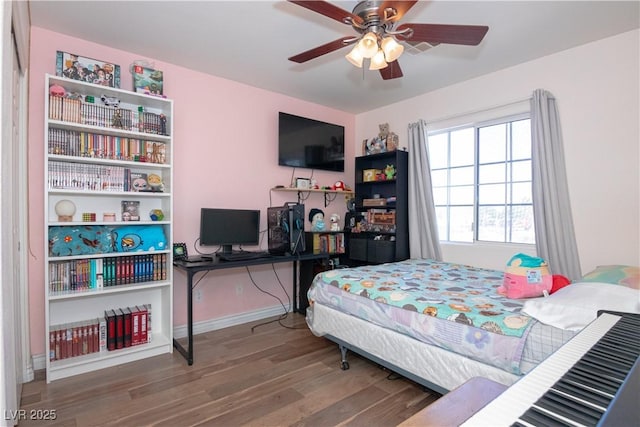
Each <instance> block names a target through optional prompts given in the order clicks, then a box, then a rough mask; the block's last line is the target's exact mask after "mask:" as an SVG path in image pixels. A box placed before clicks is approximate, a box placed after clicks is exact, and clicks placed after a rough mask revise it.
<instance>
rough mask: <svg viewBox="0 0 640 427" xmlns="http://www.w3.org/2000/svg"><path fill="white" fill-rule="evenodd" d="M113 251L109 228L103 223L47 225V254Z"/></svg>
mask: <svg viewBox="0 0 640 427" xmlns="http://www.w3.org/2000/svg"><path fill="white" fill-rule="evenodd" d="M109 252H113V240H111V229H110V228H109V227H105V226H103V225H63V226H55V227H49V256H71V255H90V254H106V253H109Z"/></svg>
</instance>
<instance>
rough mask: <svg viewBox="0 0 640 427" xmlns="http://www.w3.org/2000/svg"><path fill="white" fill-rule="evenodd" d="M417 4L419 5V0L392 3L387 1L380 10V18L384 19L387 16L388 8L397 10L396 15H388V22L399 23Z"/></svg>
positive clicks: (389, 0)
mask: <svg viewBox="0 0 640 427" xmlns="http://www.w3.org/2000/svg"><path fill="white" fill-rule="evenodd" d="M416 3H418V1H417V0H413V1H391V0H387V1H384V2H382V4H381V5H380V7H379V8H378V13H379V14H380V16H382V17H384V16H385V9H387V8H391V9H395V11H396V13H395V15H393V14H392V15H387V21H390V22H397V21H399V20H400V18H402V16H403V15H404V14H405V13H407V11H408V10H409V9H411V8H412V7H413V5H414V4H416Z"/></svg>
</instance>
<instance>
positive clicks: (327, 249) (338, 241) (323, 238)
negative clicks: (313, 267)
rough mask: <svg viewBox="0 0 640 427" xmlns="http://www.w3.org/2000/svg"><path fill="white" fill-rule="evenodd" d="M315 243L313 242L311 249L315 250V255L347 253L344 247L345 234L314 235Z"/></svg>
mask: <svg viewBox="0 0 640 427" xmlns="http://www.w3.org/2000/svg"><path fill="white" fill-rule="evenodd" d="M311 235H312V236H313V237H312V238H313V241H312V242H311V245H312V246H311V247H312V248H313V253H314V254H318V253H330V254H343V253H345V247H344V234H343V233H336V234H321V233H312V234H311Z"/></svg>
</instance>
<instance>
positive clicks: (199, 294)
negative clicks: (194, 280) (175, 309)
mask: <svg viewBox="0 0 640 427" xmlns="http://www.w3.org/2000/svg"><path fill="white" fill-rule="evenodd" d="M194 297H195V300H196V302H202V289H196V293H195V295H194Z"/></svg>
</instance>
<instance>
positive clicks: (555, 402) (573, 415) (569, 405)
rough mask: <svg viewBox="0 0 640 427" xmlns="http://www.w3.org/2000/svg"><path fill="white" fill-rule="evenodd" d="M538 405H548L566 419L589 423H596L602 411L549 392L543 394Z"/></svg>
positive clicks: (551, 391)
mask: <svg viewBox="0 0 640 427" xmlns="http://www.w3.org/2000/svg"><path fill="white" fill-rule="evenodd" d="M536 404H539V405H541V406H542V405H549V406H553V407H556V408H559V409H558V410H559V411H561V412H559V414H560V415H562V414H563V412H564V413H566V415H565V416H566V417H567V418H569V419H572V420H576V421H578V420H580V419H582V420H583V421H584V422H589V420H592V421H591V422H593V421H597V420H599V419H600V417H601V416H602V414H603V413H604V410H599V409H596V408H594V407H592V406H589V405H586V404H584V403H582V402H579V401H577V400H573V399H570V398H567V397H566V396H562V395H560V394H558V393H557V392H555V391H553V390H550V391H549V392H548V393H545V394H544V396H542V397H541V398H540V400H539V401H538V402H537V403H536Z"/></svg>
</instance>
